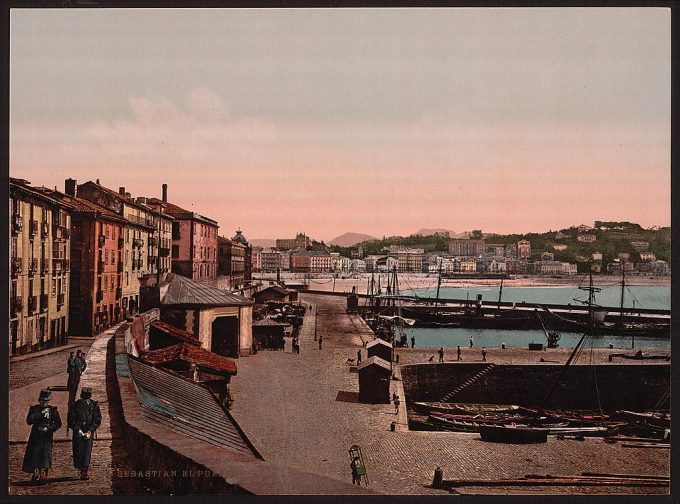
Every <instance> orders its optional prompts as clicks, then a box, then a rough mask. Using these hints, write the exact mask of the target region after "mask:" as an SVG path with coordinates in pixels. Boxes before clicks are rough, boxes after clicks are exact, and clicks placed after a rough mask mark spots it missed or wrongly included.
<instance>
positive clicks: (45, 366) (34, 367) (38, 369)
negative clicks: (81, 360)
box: [9, 339, 94, 397]
mask: <svg viewBox="0 0 680 504" xmlns="http://www.w3.org/2000/svg"><path fill="white" fill-rule="evenodd" d="M93 341H94V339H92V340H91V341H87V340H83V339H79V340H78V343H77V344H76V346H73V347H71V345H69V348H66V349H64V350H60V351H58V352H54V353H49V354H46V355H40V356H39V357H33V356H27V357H28V358H21V359H22V360H18V361H16V362H13V361H14V359H10V364H9V388H10V390H12V389H15V388H18V387H24V386H26V385H30V384H31V383H35V382H37V381H41V380H44V379H45V378H50V377H52V376H55V375H59V374H61V375H62V378H63V380H62V381H63V383H61V385H66V379H67V377H68V376H67V374H66V360H67V359H68V355H69V352H74V353H75V352H76V351H78V350H80V351H81V352H87V351H88V350H89V349H90V345H92V342H93ZM36 397H37V396H36Z"/></svg>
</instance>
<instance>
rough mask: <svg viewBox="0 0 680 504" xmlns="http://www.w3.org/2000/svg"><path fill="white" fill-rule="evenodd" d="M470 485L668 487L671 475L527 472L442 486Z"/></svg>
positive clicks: (443, 482)
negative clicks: (520, 474)
mask: <svg viewBox="0 0 680 504" xmlns="http://www.w3.org/2000/svg"><path fill="white" fill-rule="evenodd" d="M468 486H486V487H513V486H569V487H572V486H579V487H593V486H598V487H601V486H606V487H613V486H617V487H667V486H670V476H655V475H649V474H611V473H594V472H583V473H581V475H577V476H565V475H551V474H545V475H541V474H527V475H526V476H524V477H523V478H504V479H467V480H464V479H460V480H442V482H441V488H443V489H446V490H453V489H455V488H460V487H468Z"/></svg>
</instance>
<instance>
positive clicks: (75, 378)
mask: <svg viewBox="0 0 680 504" xmlns="http://www.w3.org/2000/svg"><path fill="white" fill-rule="evenodd" d="M84 362H85V359H82V362H81V359H80V350H78V353H77V355H76V356H74V355H73V352H71V353H70V354H69V357H68V361H67V362H66V372H67V373H68V380H67V381H66V389H67V390H68V408H67V412H68V411H69V410H70V409H71V406H73V403H74V402H75V400H76V394H77V393H78V387H79V386H80V376H81V375H82V374H83V371H84V367H87V363H85V366H84V367H83V363H84ZM66 432H67V433H68V425H67V426H66Z"/></svg>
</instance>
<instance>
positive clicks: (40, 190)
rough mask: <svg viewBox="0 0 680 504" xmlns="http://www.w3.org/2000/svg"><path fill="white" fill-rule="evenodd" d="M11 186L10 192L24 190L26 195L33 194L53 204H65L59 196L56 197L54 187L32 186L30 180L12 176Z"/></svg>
mask: <svg viewBox="0 0 680 504" xmlns="http://www.w3.org/2000/svg"><path fill="white" fill-rule="evenodd" d="M9 187H10V193H13V192H23V193H24V194H26V195H30V196H33V197H35V198H38V199H39V200H42V201H46V202H48V203H51V204H53V205H59V204H62V205H63V203H62V202H61V201H59V199H58V198H55V197H54V194H53V193H54V191H53V190H52V189H48V188H47V187H32V186H31V185H30V182H29V181H28V180H24V179H17V178H12V177H10V179H9Z"/></svg>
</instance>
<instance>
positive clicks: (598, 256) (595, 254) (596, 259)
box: [593, 252, 602, 261]
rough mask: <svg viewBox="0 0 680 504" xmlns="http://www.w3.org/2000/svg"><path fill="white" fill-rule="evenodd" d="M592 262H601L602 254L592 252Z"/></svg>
mask: <svg viewBox="0 0 680 504" xmlns="http://www.w3.org/2000/svg"><path fill="white" fill-rule="evenodd" d="M593 261H602V252H593Z"/></svg>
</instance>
